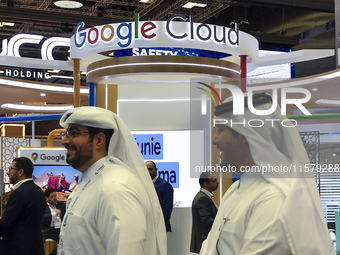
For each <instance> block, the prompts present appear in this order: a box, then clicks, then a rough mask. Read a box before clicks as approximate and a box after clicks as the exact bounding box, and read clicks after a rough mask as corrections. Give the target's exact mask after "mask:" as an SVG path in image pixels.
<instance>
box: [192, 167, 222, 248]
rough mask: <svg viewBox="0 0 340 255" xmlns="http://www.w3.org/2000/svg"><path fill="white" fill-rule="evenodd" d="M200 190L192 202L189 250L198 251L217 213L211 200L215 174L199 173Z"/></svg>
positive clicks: (215, 187) (215, 180) (216, 185)
mask: <svg viewBox="0 0 340 255" xmlns="http://www.w3.org/2000/svg"><path fill="white" fill-rule="evenodd" d="M199 183H200V186H201V189H200V191H199V192H198V193H197V195H196V196H195V198H194V200H193V202H192V208H191V210H192V231H191V244H190V252H194V253H199V252H200V250H201V246H202V242H203V241H204V240H205V239H206V238H207V236H208V233H209V231H210V229H211V227H212V225H213V222H214V219H215V216H216V214H217V209H218V208H217V206H216V204H215V202H214V200H213V196H214V194H213V193H212V192H213V191H215V190H217V188H218V184H219V181H218V179H217V177H216V175H215V174H212V173H210V172H203V173H201V175H200V178H199Z"/></svg>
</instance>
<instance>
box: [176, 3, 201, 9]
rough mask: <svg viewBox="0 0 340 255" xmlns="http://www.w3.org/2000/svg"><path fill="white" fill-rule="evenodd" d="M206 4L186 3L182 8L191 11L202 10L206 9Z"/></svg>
mask: <svg viewBox="0 0 340 255" xmlns="http://www.w3.org/2000/svg"><path fill="white" fill-rule="evenodd" d="M206 6H207V4H202V3H195V2H187V3H186V4H185V5H183V6H182V8H187V9H191V8H193V7H201V8H204V7H206Z"/></svg>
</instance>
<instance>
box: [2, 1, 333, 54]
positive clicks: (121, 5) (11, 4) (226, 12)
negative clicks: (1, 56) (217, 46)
mask: <svg viewBox="0 0 340 255" xmlns="http://www.w3.org/2000/svg"><path fill="white" fill-rule="evenodd" d="M56 2H57V1H56V0H39V1H37V0H2V1H1V3H0V13H1V15H0V22H12V23H14V26H7V25H3V26H2V27H0V35H1V37H0V38H5V37H6V38H7V37H10V36H13V35H16V34H20V33H30V34H40V35H44V36H46V37H51V36H65V37H70V36H72V34H73V32H74V29H75V26H76V25H77V23H78V22H79V21H83V22H85V27H91V26H95V25H102V24H110V23H117V22H124V21H133V20H134V13H139V17H140V20H141V21H145V20H153V21H162V20H166V19H167V18H169V17H170V16H171V15H173V14H183V15H186V16H189V15H191V16H193V19H194V21H195V22H207V23H210V24H217V25H224V26H230V25H232V24H233V23H235V22H237V23H239V24H240V28H241V30H243V31H245V32H247V33H250V34H252V35H254V36H255V37H256V38H257V39H258V40H259V41H260V42H263V43H265V44H277V45H279V44H281V45H283V46H288V47H292V46H296V45H297V44H298V43H299V41H300V40H305V39H306V36H308V33H306V32H308V31H309V30H310V29H313V28H315V27H318V26H320V25H325V29H324V32H326V31H329V30H331V29H334V24H332V23H330V24H328V25H327V23H328V22H331V21H333V20H334V0H304V1H301V0H299V1H286V0H256V1H255V0H237V1H229V0H198V1H191V2H197V3H202V4H206V6H205V7H203V8H202V7H193V8H191V9H188V8H183V7H182V6H183V5H185V4H186V3H187V2H189V0H149V1H148V2H147V3H142V2H141V1H140V0H113V1H110V0H101V1H89V0H84V1H81V2H82V4H83V6H82V7H81V8H76V9H67V8H60V7H57V6H56V5H55V3H56ZM326 28H327V29H326ZM304 33H305V34H304Z"/></svg>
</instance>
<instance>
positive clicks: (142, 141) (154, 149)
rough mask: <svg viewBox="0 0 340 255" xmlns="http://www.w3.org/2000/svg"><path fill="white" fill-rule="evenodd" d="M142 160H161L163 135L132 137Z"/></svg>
mask: <svg viewBox="0 0 340 255" xmlns="http://www.w3.org/2000/svg"><path fill="white" fill-rule="evenodd" d="M133 137H134V138H135V141H136V143H137V146H138V148H139V150H140V152H141V153H142V156H143V159H144V160H145V159H157V160H158V159H163V135H162V134H140V135H133Z"/></svg>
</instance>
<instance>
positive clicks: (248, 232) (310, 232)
mask: <svg viewBox="0 0 340 255" xmlns="http://www.w3.org/2000/svg"><path fill="white" fill-rule="evenodd" d="M246 99H247V98H246ZM253 101H254V105H256V106H255V108H256V109H258V110H267V109H270V108H271V106H272V103H271V101H272V99H271V96H270V95H268V94H265V93H263V94H262V95H256V96H255V95H254V96H253ZM232 109H233V101H232V97H230V98H228V99H226V100H225V101H224V103H223V104H222V106H219V107H216V111H215V123H216V122H219V123H226V121H224V122H223V120H228V123H227V124H221V125H218V126H217V131H216V133H215V134H214V136H213V141H212V142H213V144H214V145H215V146H216V147H217V148H218V149H219V150H220V151H221V167H223V166H225V167H228V166H231V167H233V166H234V167H235V169H237V170H238V172H239V173H241V174H242V176H241V179H240V181H237V182H235V183H234V184H233V185H232V186H231V187H230V188H229V189H228V191H227V192H226V194H225V195H224V197H223V201H222V204H221V205H220V207H219V210H218V213H217V215H216V217H215V221H214V224H213V227H212V229H211V231H210V233H209V235H208V238H207V239H206V240H205V241H204V242H203V245H202V249H201V252H200V254H201V255H217V254H221V255H222V254H228V255H245V254H247V255H250V254H257V255H292V254H293V255H304V254H306V255H320V254H323V255H326V254H327V255H334V254H335V250H334V248H333V245H332V242H331V240H330V237H329V233H328V230H327V227H326V224H325V220H324V216H323V211H322V207H321V202H320V198H319V195H318V192H317V190H316V185H315V181H314V177H313V174H312V171H311V169H310V168H309V159H308V156H307V153H306V151H305V148H304V146H303V143H302V141H301V138H300V136H299V134H298V132H297V130H296V128H295V127H294V125H293V124H292V123H291V122H290V121H288V120H287V119H286V117H285V116H282V115H281V112H280V109H279V107H277V109H276V110H275V111H274V112H273V113H271V114H269V115H263V116H260V115H255V114H253V113H252V112H250V111H249V109H248V107H247V106H245V113H244V115H233V113H232ZM217 119H220V121H216V120H217ZM249 121H250V122H249ZM249 123H250V124H249ZM282 123H283V125H282ZM255 126H256V127H255ZM300 166H303V171H300V169H299V167H300ZM294 169H295V170H296V171H294ZM305 170H306V171H305Z"/></svg>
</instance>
